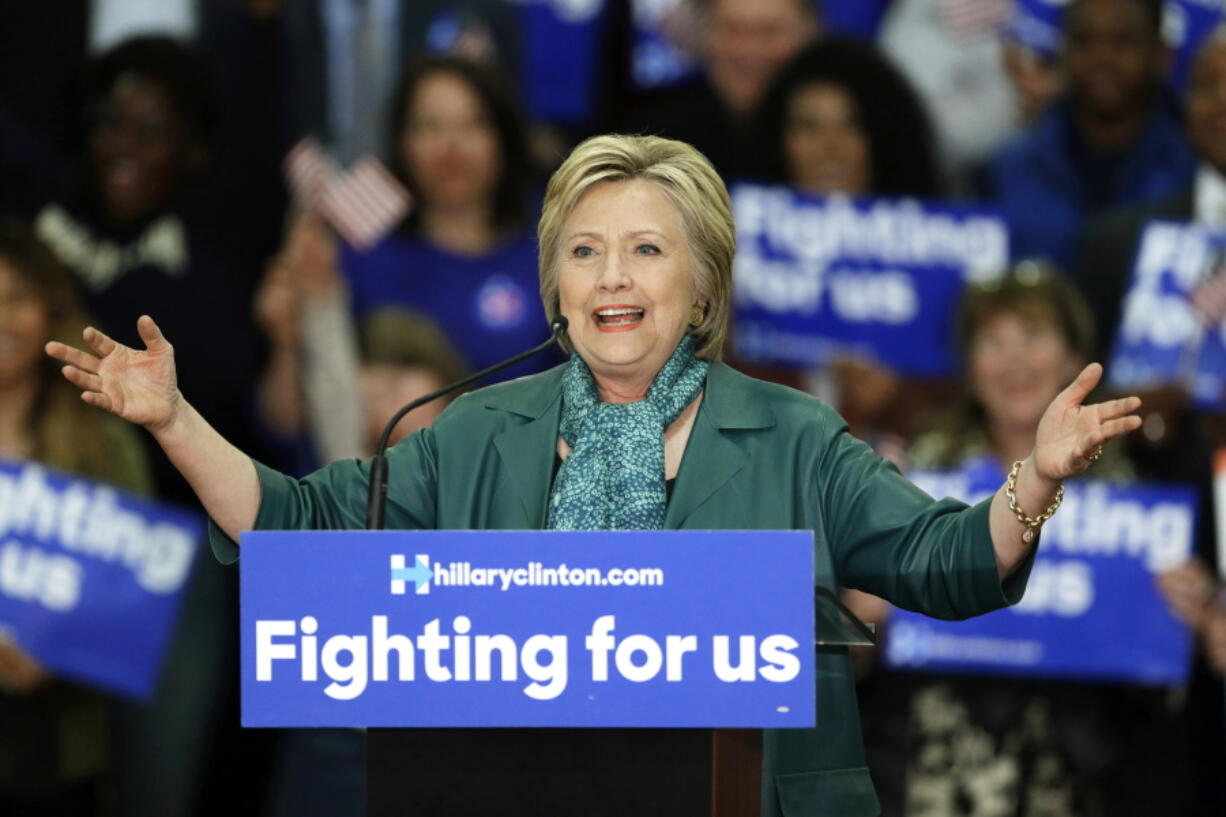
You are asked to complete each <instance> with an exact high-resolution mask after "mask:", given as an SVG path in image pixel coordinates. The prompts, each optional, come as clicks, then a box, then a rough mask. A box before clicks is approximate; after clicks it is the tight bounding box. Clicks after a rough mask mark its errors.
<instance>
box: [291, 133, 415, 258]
mask: <svg viewBox="0 0 1226 817" xmlns="http://www.w3.org/2000/svg"><path fill="white" fill-rule="evenodd" d="M285 175H286V178H287V179H288V180H289V183H290V187H291V188H292V189H293V191H294V197H295V198H296V199H297V200H298V202H299V203H300V204H301V205H302V206H304V207H307V208H311V209H313V210H316V211H317V212H319V213H320V214H321V215H323V217H324V218H325V219H327V220H328V223H329V224H331V225H332V227H333V229H335V230H336V231H337V233H339V234H340V236H341V237H342V238H343V239H345V241H346V242H348V243H349V244H350V245H351V246H353V247H356V248H357V249H364V248H366V247H369V246H371V245H372V244H374V243H376V242H377V241H378V240H379V239H380V238H382V237H383V236H385V235H387V233H388V232H389V231H390V230H391V229H392V228H393V227H395V226H396V225H397V224H398V223H399V222H400V220H401V219H403V218H404V217H405V214H406V213H408V212H409V203H410V196H409V191H407V190H405V189H404V187H403V185H401V184H400V182H398V181H397V180H396V178H395V177H394V176H393V175H392V174H391V173H390V172H389V171H388V169H387V168H386V167H384V166H383V163H382V162H380V161H379V160H378V159H376V158H374V157H373V156H363V157H362V158H360V159H358V160H357V161H356V162H354V164H353V166H352V167H351V168H350V169H349V170H347V171H346V170H343V169H342V168H341V167H340V165H338V164H337V162H336V160H335V159H333V158H332V157H331V156H329V155H328V154H327V153H325V152H324V150H323V149H322V148H321V147H320V146H319V143H318V142H316V141H315V140H314V139H310V138H307V139H303V140H302V141H301V142H299V143H298V144H296V145H294V148H293V149H292V150H291V151H290V152H289V155H288V156H286V157H285Z"/></svg>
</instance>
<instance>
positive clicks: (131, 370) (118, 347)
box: [46, 315, 183, 432]
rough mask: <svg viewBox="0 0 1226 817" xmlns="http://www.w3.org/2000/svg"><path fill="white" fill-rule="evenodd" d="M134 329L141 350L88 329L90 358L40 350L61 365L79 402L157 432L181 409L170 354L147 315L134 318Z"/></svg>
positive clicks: (56, 346) (52, 346)
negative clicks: (141, 341) (79, 396)
mask: <svg viewBox="0 0 1226 817" xmlns="http://www.w3.org/2000/svg"><path fill="white" fill-rule="evenodd" d="M136 329H137V331H138V332H140V336H141V340H143V341H144V343H145V349H144V350H143V351H142V350H139V349H132V348H130V347H128V346H124V345H123V344H122V343H116V342H115V341H114V340H112V339H111V338H109V337H107V336H106V335H105V334H103V333H102V332H100V331H98V330H97V329H95V328H93V327H92V326H91V327H89V328H88V329H86V330H85V332H84V335H83V337H84V338H85V342H86V343H88V344H89V346H90V348H91V349H93V350H94V352H95V353H96V355H91V354H90V353H88V352H83V351H81V350H80V349H74V348H72V347H71V346H66V345H64V344H63V343H58V342H55V341H52V342H51V343H48V344H47V346H46V351H47V354H49V355H51V357H53V358H55V359H57V360H60V361H63V362H64V363H65V364H66V365H65V366H64V368H63V372H64V377H66V378H68V380H69V381H70V382H71V383H73V384H74V385H75V386H78V387H79V388H80V389H81V399H83V400H84V401H85V402H87V403H89V404H90V405H91V406H97V407H98V408H101V409H105V410H107V411H109V412H111V413H112V414H115V415H117V416H119V417H122V418H123V419H125V420H128V421H129V422H132V423H136V424H137V425H141V426H144V427H145V428H147V429H149V430H150V431H152V432H157V431H159V430H160V429H163V428H165V427H167V426H169V425H170V424H171V422H172V421H173V420H174V419H175V417H176V415H177V413H178V412H179V411H180V410H181V407H182V405H183V399H182V396H181V395H180V394H179V387H178V384H177V380H176V377H175V359H174V349H173V348H172V347H171V345H170V343H169V342H167V340H166V338H165V337H163V336H162V332H161V330H160V329H158V326H157V324H156V323H154V322H153V318H150V317H149V316H148V315H142V316H141V317H140V319H139V320H138V321H137V322H136Z"/></svg>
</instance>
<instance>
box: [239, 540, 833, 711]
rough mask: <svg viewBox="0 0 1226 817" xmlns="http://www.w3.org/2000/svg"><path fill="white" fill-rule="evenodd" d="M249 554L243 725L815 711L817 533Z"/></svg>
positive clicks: (323, 544) (409, 544) (259, 547)
mask: <svg viewBox="0 0 1226 817" xmlns="http://www.w3.org/2000/svg"><path fill="white" fill-rule="evenodd" d="M242 553H243V569H242V572H241V574H240V581H241V591H242V689H243V724H244V725H245V726H266V727H296V726H376V727H378V726H431V727H452V726H556V727H580V726H644V727H646V726H651V727H714V726H719V727H743V728H751V727H763V726H770V727H778V728H789V727H798V728H800V727H812V726H813V725H814V723H815V706H816V704H815V700H814V694H815V688H816V687H815V676H814V646H813V645H814V632H813V628H814V606H813V578H812V577H813V535H812V533H811V532H808V531H685V532H681V531H668V532H604V533H600V532H584V533H562V532H535V531H437V532H435V531H430V532H422V531H379V532H365V531H347V532H345V531H306V532H283V531H276V532H273V531H264V532H255V533H246V534H243V537H242ZM288 565H292V566H293V569H292V570H290V569H287V566H288Z"/></svg>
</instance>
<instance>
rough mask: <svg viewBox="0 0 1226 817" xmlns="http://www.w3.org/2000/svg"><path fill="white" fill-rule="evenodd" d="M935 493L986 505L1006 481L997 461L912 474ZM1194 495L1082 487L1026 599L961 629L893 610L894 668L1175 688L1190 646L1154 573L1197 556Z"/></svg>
mask: <svg viewBox="0 0 1226 817" xmlns="http://www.w3.org/2000/svg"><path fill="white" fill-rule="evenodd" d="M908 477H909V478H911V479H912V480H913V481H914V482H915V483H916V484H917V485H919V486H920V487H921V488H923V489H924V490H926V491H927V492H928V493H930V494H932V495H933V496H953V497H956V498H958V499H964V500H966V501H978V500H980V499H983V498H985V497H987V496H990V495H991V494H992V493H994V492H995V491H996V489H997V488H999V487H1000V485H1001V484H1002V483H1003V482H1004V477H1005V475H1004V472H1003V471H1002V470H1001V468H1000V467H999V465H997V464H996V463H995V462H992V461H989V460H976V461H973V462H971V463H968V465H967V466H966V467H965V468H962V469H959V470H957V471H948V472H919V473H910V474H908ZM1195 521H1196V515H1195V492H1194V490H1193V489H1192V488H1191V487H1182V486H1170V485H1154V484H1139V483H1133V484H1122V483H1108V482H1095V481H1090V480H1074V481H1072V482H1069V483H1068V484H1067V485H1066V488H1065V495H1064V504H1063V505H1062V506H1061V507H1060V510H1059V511H1057V512H1056V515H1055V516H1053V517H1052V518H1051V520H1050V521H1048V522H1047V524H1046V525H1044V528H1043V535H1042V539H1041V543H1040V546H1039V551H1038V555H1037V558H1036V559H1035V564H1034V569H1033V571H1032V572H1031V575H1030V581H1029V583H1028V584H1027V587H1026V595H1025V597H1024V598H1023V599H1022V601H1021V602H1019V603H1018V604H1017V605H1015V606H1013V607H1010V608H1006V609H1004V610H998V611H996V612H993V613H989V614H987V615H984V616H979V617H978V618H973V619H969V620H967V621H961V622H950V621H934V620H932V619H928V618H925V617H923V616H920V615H917V614H915V613H909V612H906V611H902V610H897V611H893V612H892V613H891V617H890V620H889V623H888V624H887V626H886V630H885V648H884V651H883V654H884V656H885V661H886V664H887V665H888V666H891V667H895V668H898V669H905V670H917V671H927V672H969V673H989V674H999V675H1012V676H1019V677H1034V678H1054V679H1082V680H1111V681H1122V682H1126V683H1140V684H1178V683H1182V682H1183V681H1184V680H1185V679H1186V678H1187V674H1188V667H1189V665H1190V661H1191V659H1190V650H1191V637H1190V635H1189V633H1188V630H1187V628H1186V627H1184V626H1183V625H1182V624H1181V623H1179V622H1178V621H1177V620H1175V619H1174V618H1173V617H1172V616H1171V615H1170V613H1169V612H1168V611H1167V606H1166V604H1165V602H1164V601H1163V600H1162V598H1161V596H1160V595H1159V594H1158V592H1157V589H1156V588H1155V584H1154V578H1155V576H1156V575H1157V574H1158V573H1159V572H1161V571H1163V570H1165V569H1167V568H1171V567H1175V566H1176V565H1178V564H1181V563H1182V562H1184V561H1185V560H1187V559H1188V558H1189V556H1190V555H1191V552H1192V536H1193V532H1194V530H1195V527H1196V526H1195Z"/></svg>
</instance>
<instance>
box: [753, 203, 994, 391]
mask: <svg viewBox="0 0 1226 817" xmlns="http://www.w3.org/2000/svg"><path fill="white" fill-rule="evenodd" d="M732 198H733V207H734V210H735V216H736V224H737V254H736V261H735V266H734V268H733V270H734V271H733V284H734V293H733V297H734V303H735V311H736V312H735V323H734V335H733V344H734V348H735V350H736V353H737V355H738V357H740V358H741V359H743V360H747V361H754V362H759V363H767V364H781V365H786V366H796V367H799V368H803V369H811V368H814V367H816V366H820V365H823V364H825V363H827V362H828V361H829V360H830V358H831V357H833V356H834V355H836V354H839V353H846V352H850V353H854V354H858V355H860V356H863V357H868V358H869V359H872V360H876V361H878V362H880V363H883V364H885V365H886V366H889V367H890V368H893V369H895V370H897V371H899V372H901V373H903V374H911V375H917V376H944V375H949V374H952V373H953V372H954V371H955V368H956V366H955V361H956V356H955V350H954V341H953V337H952V323H953V321H952V317H953V314H954V311H955V309H956V308H957V303H958V300H959V298H960V297H961V295H962V292H963V289H964V288H965V286H966V283H967V282H968V281H983V280H989V279H991V278H994V277H997V276H999V275H1000V273H1001V272H1002V271H1003V270H1004V269H1005V266H1006V263H1007V260H1008V255H1009V252H1008V234H1007V231H1006V228H1005V225H1004V222H1003V221H1002V220H1001V219H1000V218H999V217H997V216H995V215H992V214H990V213H988V212H986V211H983V210H979V209H974V208H968V207H960V206H954V205H946V204H932V203H926V202H918V201H914V200H908V199H861V200H852V199H847V198H839V197H833V198H825V199H823V198H819V197H815V196H810V195H807V194H804V193H801V192H798V191H795V190H790V189H788V188H784V187H764V186H759V185H749V184H739V185H736V186H735V187H734V188H733V192H732Z"/></svg>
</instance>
